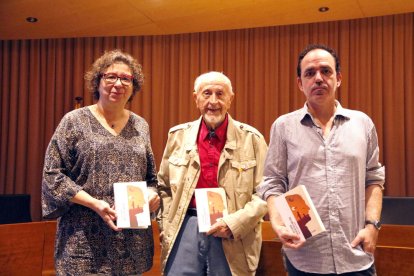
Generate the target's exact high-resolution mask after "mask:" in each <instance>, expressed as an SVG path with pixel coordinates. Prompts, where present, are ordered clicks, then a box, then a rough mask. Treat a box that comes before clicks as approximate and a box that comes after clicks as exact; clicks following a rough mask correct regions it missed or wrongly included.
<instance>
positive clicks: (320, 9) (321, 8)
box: [318, 7, 329, 12]
mask: <svg viewBox="0 0 414 276" xmlns="http://www.w3.org/2000/svg"><path fill="white" fill-rule="evenodd" d="M318 11H319V12H327V11H329V8H328V7H320V8H319V9H318Z"/></svg>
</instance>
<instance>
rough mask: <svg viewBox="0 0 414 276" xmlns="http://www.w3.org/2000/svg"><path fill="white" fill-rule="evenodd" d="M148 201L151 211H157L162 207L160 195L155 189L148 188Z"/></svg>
mask: <svg viewBox="0 0 414 276" xmlns="http://www.w3.org/2000/svg"><path fill="white" fill-rule="evenodd" d="M148 203H149V210H150V212H151V213H152V212H155V211H157V210H158V208H159V207H160V197H159V196H158V194H157V193H156V192H154V191H153V190H150V189H148Z"/></svg>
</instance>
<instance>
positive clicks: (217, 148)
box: [190, 115, 229, 208]
mask: <svg viewBox="0 0 414 276" xmlns="http://www.w3.org/2000/svg"><path fill="white" fill-rule="evenodd" d="M228 122H229V120H228V118H227V115H226V118H225V119H224V122H223V123H222V124H221V125H220V126H219V127H218V128H216V129H215V130H214V131H210V130H209V129H208V128H207V125H206V123H205V122H204V120H201V127H200V130H199V132H198V137H197V147H198V154H199V156H200V163H201V164H200V165H201V172H200V178H199V179H198V182H197V186H196V189H199V188H217V187H218V183H217V172H218V163H219V159H220V153H221V151H222V150H223V148H224V144H226V137H227V125H228ZM195 207H196V204H195V198H194V195H193V197H192V199H191V202H190V208H195Z"/></svg>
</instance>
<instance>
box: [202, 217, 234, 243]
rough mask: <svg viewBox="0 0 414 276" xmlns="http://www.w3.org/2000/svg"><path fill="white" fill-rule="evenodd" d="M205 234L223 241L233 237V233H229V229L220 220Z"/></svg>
mask: <svg viewBox="0 0 414 276" xmlns="http://www.w3.org/2000/svg"><path fill="white" fill-rule="evenodd" d="M206 234H207V235H213V236H214V237H219V238H225V239H230V238H231V237H233V233H232V232H231V230H230V228H229V227H228V226H227V224H226V223H225V222H224V221H223V220H221V219H218V220H217V222H216V223H214V224H213V225H212V226H211V228H210V230H208V232H207V233H206Z"/></svg>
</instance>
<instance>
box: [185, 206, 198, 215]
mask: <svg viewBox="0 0 414 276" xmlns="http://www.w3.org/2000/svg"><path fill="white" fill-rule="evenodd" d="M187 215H189V216H192V217H196V216H197V209H194V208H188V209H187Z"/></svg>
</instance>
